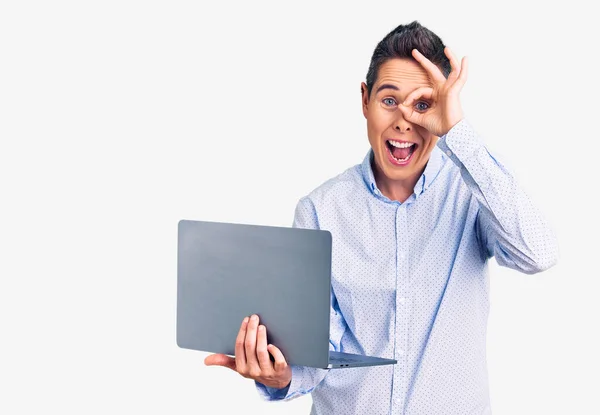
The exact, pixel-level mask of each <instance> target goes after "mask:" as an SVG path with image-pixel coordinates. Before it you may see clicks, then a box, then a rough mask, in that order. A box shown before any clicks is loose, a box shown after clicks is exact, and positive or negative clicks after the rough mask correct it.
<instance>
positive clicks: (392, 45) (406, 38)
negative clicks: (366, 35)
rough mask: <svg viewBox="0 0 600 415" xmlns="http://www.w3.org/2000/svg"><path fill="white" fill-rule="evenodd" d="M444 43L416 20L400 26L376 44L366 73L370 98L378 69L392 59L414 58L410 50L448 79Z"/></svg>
mask: <svg viewBox="0 0 600 415" xmlns="http://www.w3.org/2000/svg"><path fill="white" fill-rule="evenodd" d="M445 47H446V46H445V45H444V42H442V39H440V38H439V36H438V35H436V34H435V33H433V32H432V31H431V30H429V29H427V28H426V27H424V26H422V25H421V24H420V23H419V22H418V21H417V20H415V21H413V22H412V23H409V24H407V25H400V26H398V27H397V28H395V29H394V30H392V31H391V32H390V33H388V34H387V35H386V36H385V37H384V38H383V39H382V40H381V42H379V43H378V44H377V47H376V48H375V51H374V52H373V57H372V58H371V64H370V65H369V71H368V72H367V82H366V84H367V91H368V95H369V96H371V90H372V88H373V85H375V82H376V81H377V74H378V71H379V67H380V66H381V65H383V64H384V63H385V62H387V61H388V60H390V59H393V58H408V59H413V60H415V58H414V57H413V56H412V50H413V49H415V48H416V49H418V50H419V52H421V53H422V54H423V55H424V56H425V57H426V58H427V59H429V60H430V61H431V62H432V63H433V64H434V65H436V66H437V67H438V68H440V70H441V71H442V73H443V74H444V77H446V78H448V75H449V74H450V71H451V70H452V66H451V65H450V60H449V59H448V58H447V57H446V54H445V53H444V48H445Z"/></svg>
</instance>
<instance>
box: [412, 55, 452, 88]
mask: <svg viewBox="0 0 600 415" xmlns="http://www.w3.org/2000/svg"><path fill="white" fill-rule="evenodd" d="M413 57H414V58H415V59H416V60H417V62H419V63H420V64H421V66H423V67H424V68H425V70H426V71H427V73H428V74H429V76H430V77H431V79H432V80H433V81H434V82H435V83H437V84H443V83H444V82H446V77H444V74H442V71H440V68H438V67H437V66H435V65H434V64H433V63H432V62H431V61H430V60H429V59H427V58H426V57H425V56H424V55H423V54H422V53H421V52H419V51H418V50H417V49H413Z"/></svg>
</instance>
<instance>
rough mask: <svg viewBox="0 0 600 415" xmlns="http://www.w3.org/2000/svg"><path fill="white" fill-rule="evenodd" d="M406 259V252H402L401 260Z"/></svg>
mask: <svg viewBox="0 0 600 415" xmlns="http://www.w3.org/2000/svg"><path fill="white" fill-rule="evenodd" d="M404 258H406V254H405V253H404V251H400V259H404Z"/></svg>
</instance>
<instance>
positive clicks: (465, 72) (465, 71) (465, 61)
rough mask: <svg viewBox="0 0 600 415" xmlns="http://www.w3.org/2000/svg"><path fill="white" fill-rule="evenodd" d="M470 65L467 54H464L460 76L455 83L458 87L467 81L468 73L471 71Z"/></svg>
mask: <svg viewBox="0 0 600 415" xmlns="http://www.w3.org/2000/svg"><path fill="white" fill-rule="evenodd" d="M468 66H469V62H468V59H467V57H466V56H463V58H462V61H461V69H460V75H459V76H458V79H457V80H456V82H455V83H454V85H456V87H457V88H459V89H460V88H462V87H463V85H464V84H465V82H467V75H468V72H469V71H468Z"/></svg>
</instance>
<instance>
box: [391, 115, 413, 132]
mask: <svg viewBox="0 0 600 415" xmlns="http://www.w3.org/2000/svg"><path fill="white" fill-rule="evenodd" d="M411 125H412V124H411V123H410V122H408V121H406V119H405V118H404V116H403V115H402V113H401V112H400V111H398V117H396V119H395V120H394V130H396V131H400V132H405V131H410V129H411Z"/></svg>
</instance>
